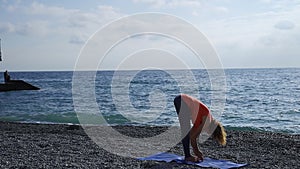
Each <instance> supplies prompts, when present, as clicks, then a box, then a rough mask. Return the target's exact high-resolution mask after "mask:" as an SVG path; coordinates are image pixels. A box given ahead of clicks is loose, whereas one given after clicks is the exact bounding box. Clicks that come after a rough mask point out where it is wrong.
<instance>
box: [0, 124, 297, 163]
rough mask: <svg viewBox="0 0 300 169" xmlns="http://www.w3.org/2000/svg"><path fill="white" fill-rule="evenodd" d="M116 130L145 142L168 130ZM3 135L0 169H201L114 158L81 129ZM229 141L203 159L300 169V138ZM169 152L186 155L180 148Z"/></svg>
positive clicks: (3, 127) (14, 130) (2, 128)
mask: <svg viewBox="0 0 300 169" xmlns="http://www.w3.org/2000/svg"><path fill="white" fill-rule="evenodd" d="M115 128H116V129H117V130H119V131H121V132H122V133H131V134H133V135H134V137H145V136H149V134H150V135H155V134H158V133H161V132H162V131H164V130H165V129H166V128H167V127H138V126H115ZM132 131H134V132H132ZM0 133H1V137H0V144H1V145H0V149H1V150H0V153H1V158H0V168H149V169H154V168H157V169H158V168H174V169H179V168H180V169H182V168H200V167H197V166H191V165H184V164H177V163H174V162H171V163H165V162H155V161H140V160H137V159H134V158H130V157H121V156H118V155H115V154H112V153H110V152H107V151H106V150H104V149H102V148H100V147H99V146H98V145H97V144H95V143H94V142H93V141H92V140H91V139H90V138H89V137H88V135H87V134H86V133H85V131H84V130H83V129H82V128H81V126H78V125H65V124H30V123H11V122H0ZM227 135H228V136H227V145H226V146H224V147H222V146H219V145H217V143H215V142H214V141H212V140H211V139H208V140H207V141H206V142H204V143H202V144H200V145H199V147H200V149H201V150H202V152H203V153H204V156H207V157H210V158H217V159H226V160H230V161H233V162H236V163H248V164H249V165H248V166H246V167H243V168H300V164H299V159H300V135H296V134H293V135H291V134H282V133H272V132H256V131H234V130H228V131H227ZM169 152H171V153H175V154H180V155H183V152H182V146H181V144H177V145H176V146H174V147H173V148H171V149H170V150H169Z"/></svg>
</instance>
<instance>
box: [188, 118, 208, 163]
mask: <svg viewBox="0 0 300 169" xmlns="http://www.w3.org/2000/svg"><path fill="white" fill-rule="evenodd" d="M206 117H207V116H204V117H203V118H202V123H201V124H200V126H199V127H195V126H193V127H192V129H191V132H190V139H191V146H192V147H193V152H194V154H195V155H196V156H197V157H199V158H200V159H201V160H203V154H202V153H201V151H200V150H199V148H198V145H197V138H198V137H199V135H200V133H201V131H202V129H203V126H204V123H203V122H205V121H206Z"/></svg>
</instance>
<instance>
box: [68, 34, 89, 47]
mask: <svg viewBox="0 0 300 169" xmlns="http://www.w3.org/2000/svg"><path fill="white" fill-rule="evenodd" d="M69 43H71V44H76V45H77V44H79V45H82V44H84V43H85V40H84V38H82V37H79V36H76V35H73V36H71V38H70V40H69Z"/></svg>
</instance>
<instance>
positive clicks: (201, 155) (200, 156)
mask: <svg viewBox="0 0 300 169" xmlns="http://www.w3.org/2000/svg"><path fill="white" fill-rule="evenodd" d="M194 153H195V155H196V156H197V157H198V158H199V159H200V161H203V154H202V153H201V151H199V150H196V151H194Z"/></svg>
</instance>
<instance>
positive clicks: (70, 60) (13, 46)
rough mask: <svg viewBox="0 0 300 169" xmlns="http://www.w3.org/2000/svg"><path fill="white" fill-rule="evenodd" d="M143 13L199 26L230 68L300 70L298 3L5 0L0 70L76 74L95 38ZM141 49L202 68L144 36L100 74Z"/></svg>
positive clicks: (164, 41)
mask: <svg viewBox="0 0 300 169" xmlns="http://www.w3.org/2000/svg"><path fill="white" fill-rule="evenodd" d="M145 12H158V13H164V14H169V15H173V16H176V17H179V18H180V19H183V20H185V21H186V22H188V23H190V24H192V25H193V26H195V27H196V28H197V29H198V30H199V31H200V32H202V33H203V34H204V35H205V36H206V37H207V39H208V40H209V42H210V43H211V44H212V46H213V47H214V48H215V50H216V52H217V53H218V56H219V59H220V62H221V64H222V65H223V67H224V68H277V67H300V48H299V44H300V1H296V0H253V1H237V0H222V1H220V0H219V1H217V0H198V1H196V0H182V1H180V0H126V1H125V0H124V1H116V0H111V1H109V0H107V1H105V0H86V1H81V0H51V1H48V0H40V1H37V0H26V1H25V0H24V1H22V0H0V38H1V46H2V59H3V61H2V62H0V70H5V69H8V70H11V71H61V70H73V69H74V67H75V65H76V61H77V58H78V56H79V55H80V52H81V51H82V50H83V49H84V47H85V44H86V42H87V41H88V40H89V39H91V37H93V35H95V33H97V31H99V30H101V28H103V27H105V26H106V25H108V24H110V23H111V22H113V21H116V20H118V19H119V18H121V17H124V16H130V15H133V14H137V13H145ZM167 24H168V23H167ZM151 26H153V28H154V27H155V26H156V25H154V24H153V25H150V27H151ZM123 31H124V30H123ZM154 44H155V45H154ZM136 46H140V47H141V48H142V47H143V48H147V46H148V47H149V48H153V47H155V49H157V48H159V47H160V46H164V47H165V48H163V49H162V52H160V53H157V50H155V52H154V54H157V55H161V58H163V57H164V56H163V54H164V53H166V54H167V55H168V56H166V58H169V54H170V52H168V51H172V52H174V51H176V52H175V53H176V54H175V55H179V57H180V59H182V60H184V61H185V62H186V63H187V64H188V65H189V67H191V68H202V67H203V64H202V65H201V63H199V62H195V61H194V58H193V57H192V56H191V55H192V53H191V52H190V51H188V50H187V49H184V47H182V46H183V45H182V44H180V43H179V44H178V42H176V41H174V39H170V38H167V37H157V36H156V35H144V36H141V37H135V38H129V39H128V40H126V41H125V42H124V43H122V44H120V45H119V46H117V47H116V48H115V49H114V51H111V53H110V54H109V55H107V57H106V61H105V62H104V63H103V66H102V67H101V68H102V69H114V66H111V65H118V64H120V62H121V61H122V60H124V59H126V57H128V55H129V54H128V53H127V54H126V55H125V54H124V53H126V50H128V48H130V49H131V52H136V51H138V50H139V49H141V48H138V47H136ZM172 48H173V49H172ZM166 49H168V51H166ZM134 50H136V51H134ZM124 51H125V52H124ZM127 52H128V51H127ZM145 53H147V57H148V59H149V60H151V57H153V56H151V54H149V52H140V54H141V55H142V54H145ZM135 57H136V56H135ZM97 62H98V61H97ZM159 62H160V65H165V67H164V66H162V68H174V69H177V68H182V67H180V66H178V65H175V66H172V65H170V64H168V60H167V59H165V60H164V59H162V60H160V61H159ZM138 65H139V64H138V63H135V64H133V65H130V66H128V67H127V68H128V69H135V68H139V67H138ZM135 66H137V67H135ZM87 69H88V68H87Z"/></svg>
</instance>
